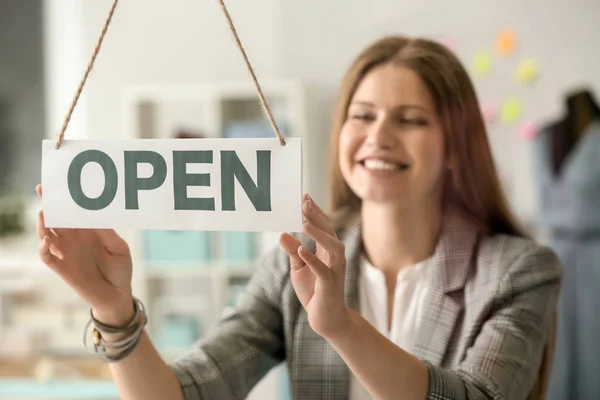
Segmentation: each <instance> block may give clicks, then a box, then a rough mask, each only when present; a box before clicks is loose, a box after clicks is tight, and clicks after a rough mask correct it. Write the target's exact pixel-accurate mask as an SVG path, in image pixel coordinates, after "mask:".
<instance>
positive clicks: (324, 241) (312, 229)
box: [304, 220, 344, 266]
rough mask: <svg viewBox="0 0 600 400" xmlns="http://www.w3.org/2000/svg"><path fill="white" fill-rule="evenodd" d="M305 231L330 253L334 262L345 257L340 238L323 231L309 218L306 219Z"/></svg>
mask: <svg viewBox="0 0 600 400" xmlns="http://www.w3.org/2000/svg"><path fill="white" fill-rule="evenodd" d="M304 233H305V234H306V235H307V236H308V237H310V238H311V239H313V240H314V241H315V242H317V244H319V245H321V246H322V247H323V248H324V249H325V250H326V251H327V252H328V253H329V256H330V261H331V263H332V264H334V263H335V262H337V261H340V260H341V259H343V258H344V244H343V243H342V242H341V241H340V240H339V239H338V238H336V237H333V236H331V235H330V234H329V233H327V232H325V231H323V230H322V229H321V228H319V227H318V226H317V225H316V224H313V223H312V222H311V221H308V220H307V221H305V222H304ZM330 266H333V265H330Z"/></svg>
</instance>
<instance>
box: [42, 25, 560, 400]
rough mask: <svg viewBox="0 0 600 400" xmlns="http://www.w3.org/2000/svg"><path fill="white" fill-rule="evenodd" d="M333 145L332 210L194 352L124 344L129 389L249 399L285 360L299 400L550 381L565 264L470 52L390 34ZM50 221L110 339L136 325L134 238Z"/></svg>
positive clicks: (346, 108)
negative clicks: (519, 173) (524, 200)
mask: <svg viewBox="0 0 600 400" xmlns="http://www.w3.org/2000/svg"><path fill="white" fill-rule="evenodd" d="M331 148H332V161H333V163H332V164H333V165H332V177H331V178H332V193H331V194H332V198H333V213H332V215H331V216H328V215H327V214H326V213H325V212H323V210H322V209H321V208H320V207H319V206H318V205H317V204H315V202H314V201H313V200H312V199H311V198H310V197H308V196H306V197H305V199H304V202H303V205H302V211H303V213H304V216H305V221H306V222H305V224H304V232H303V235H300V236H292V235H289V234H283V235H282V236H281V239H280V242H281V243H280V244H281V246H278V248H276V249H275V250H273V251H272V252H271V253H270V254H268V255H267V256H266V257H265V259H264V264H263V265H262V267H261V268H260V269H259V270H258V271H257V273H256V275H255V276H254V277H253V279H252V280H251V282H250V284H249V286H248V288H247V291H246V293H245V295H244V296H243V298H242V299H241V301H240V302H239V304H238V305H237V307H236V310H235V313H234V314H233V315H231V316H230V317H228V318H227V319H226V320H224V321H222V322H221V323H220V325H219V326H218V328H217V329H216V330H215V331H214V332H213V334H212V335H211V336H210V338H207V339H206V340H204V341H202V342H201V343H198V344H197V345H196V346H195V347H194V348H192V349H191V350H190V351H189V353H187V354H185V355H183V356H182V357H181V358H180V359H179V360H177V361H176V362H174V363H172V364H166V363H165V362H163V361H162V359H161V358H160V356H159V354H158V353H157V352H156V350H155V348H154V347H153V345H152V343H151V342H150V340H149V338H148V336H146V335H145V334H142V335H141V340H140V342H139V343H134V342H136V341H135V340H134V339H132V343H134V344H132V345H129V344H127V345H117V344H114V345H113V346H114V347H119V346H121V347H120V348H121V349H124V350H123V353H122V354H121V355H120V356H115V358H113V359H110V360H109V361H111V362H110V367H111V371H112V374H113V376H114V379H115V381H116V384H117V386H118V388H119V392H120V394H121V397H122V398H123V399H144V400H146V399H243V398H244V397H245V396H246V394H247V393H248V392H249V391H250V390H251V388H252V387H253V385H255V384H256V383H257V382H258V381H259V380H260V379H261V378H262V376H264V375H265V374H266V372H267V371H268V370H269V368H271V367H272V366H274V365H276V364H277V363H280V362H282V361H286V362H287V364H288V368H289V373H290V378H291V388H292V392H293V397H294V398H295V399H311V400H313V399H348V398H350V399H352V400H358V399H366V398H371V397H372V398H377V399H398V398H402V399H408V400H410V399H424V398H428V399H448V400H450V399H492V398H493V399H511V400H518V399H525V398H527V397H528V396H529V395H530V394H531V393H532V390H533V389H534V384H535V382H536V379H537V376H538V372H539V370H540V366H541V364H542V358H543V352H544V348H545V347H546V345H547V343H548V341H549V340H548V336H549V334H548V333H549V331H550V328H551V324H552V320H553V315H554V310H555V304H556V301H557V296H558V293H559V287H560V279H561V274H560V267H559V264H558V262H557V259H556V257H555V255H554V254H553V253H552V252H551V251H550V250H549V249H547V248H543V247H539V246H537V245H536V244H535V243H534V242H533V241H531V240H530V239H527V238H526V237H525V236H524V234H523V233H522V232H521V230H520V229H519V228H518V227H517V225H516V223H515V222H514V219H513V217H512V216H511V214H510V212H509V209H508V205H507V203H506V200H505V199H504V197H503V195H502V191H501V188H500V184H499V181H498V177H497V173H496V170H495V167H494V163H493V159H492V154H491V151H490V148H489V145H488V142H487V139H486V132H485V128H484V124H483V121H482V118H481V115H480V111H479V108H478V102H477V98H476V95H475V92H474V90H473V87H472V85H471V83H470V81H469V79H468V76H467V74H466V72H465V71H464V69H463V68H462V66H461V65H460V63H459V61H458V60H457V59H456V58H455V57H454V56H453V55H452V54H451V53H450V52H449V51H448V50H446V49H445V48H444V47H443V46H441V45H438V44H436V43H433V42H430V41H427V40H422V39H407V38H403V37H387V38H384V39H382V40H379V41H377V42H375V43H373V44H372V45H371V46H369V47H368V48H367V49H365V50H364V51H363V52H362V53H361V54H360V55H359V56H358V58H357V59H356V60H355V61H354V63H353V65H352V66H351V68H350V70H349V71H348V73H347V75H346V76H345V79H344V81H343V85H342V89H341V95H340V97H339V100H338V105H337V109H336V112H335V119H334V126H333V134H332V147H331ZM38 191H39V192H40V195H41V189H38ZM38 229H39V235H40V238H41V239H42V242H41V247H40V257H41V259H42V260H43V261H44V262H45V263H46V264H47V265H48V266H49V267H50V268H52V269H53V270H55V271H56V272H57V273H58V274H59V275H60V276H61V277H62V278H63V279H65V280H66V281H67V282H68V283H69V284H70V285H71V286H72V287H73V288H74V289H75V290H76V291H77V292H78V293H79V294H80V295H81V297H82V298H83V299H84V300H85V301H87V302H88V303H89V304H90V305H91V307H92V311H93V316H94V317H95V320H96V324H97V326H99V328H98V329H100V330H101V331H104V334H102V332H100V337H97V338H96V339H97V340H98V341H100V339H102V338H103V339H104V340H106V341H107V342H109V343H111V342H114V341H115V340H117V339H127V338H128V337H135V333H131V332H133V331H135V330H136V328H139V327H140V326H143V323H144V321H145V320H144V316H143V312H142V311H141V309H140V307H141V305H140V304H139V303H137V302H135V301H132V300H133V299H134V298H133V297H132V290H131V269H132V266H131V258H130V254H129V250H128V247H127V244H126V243H125V242H124V241H123V240H122V239H121V238H119V237H118V236H117V235H116V233H114V232H113V231H110V230H108V231H104V230H103V231H80V230H71V231H69V230H60V231H58V232H56V233H54V232H51V231H49V230H48V229H46V228H45V227H44V222H43V215H41V214H40V220H39V225H38ZM136 305H137V307H136ZM136 310H137V311H136ZM134 315H135V317H134ZM106 324H107V325H110V326H112V330H111V329H110V327H109V326H105V325H106ZM126 326H129V327H130V328H131V330H130V331H128V333H126V332H125V327H126ZM138 331H141V329H138ZM108 346H109V348H110V346H111V345H110V344H109V345H108Z"/></svg>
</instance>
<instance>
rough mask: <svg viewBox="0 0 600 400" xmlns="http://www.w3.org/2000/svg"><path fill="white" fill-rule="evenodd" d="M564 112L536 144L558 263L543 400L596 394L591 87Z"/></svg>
mask: <svg viewBox="0 0 600 400" xmlns="http://www.w3.org/2000/svg"><path fill="white" fill-rule="evenodd" d="M565 105H566V115H565V116H564V117H563V118H562V119H560V120H558V121H556V122H553V123H551V124H548V125H547V127H545V128H542V129H541V130H540V134H539V135H538V137H537V138H536V140H535V141H534V143H533V145H534V149H535V159H534V161H535V163H536V169H535V172H536V174H537V182H536V184H537V186H538V191H539V199H540V203H539V211H538V225H539V226H541V227H542V228H543V230H544V231H545V233H546V234H547V236H548V240H549V242H550V243H549V244H550V246H551V247H552V248H553V249H554V250H555V251H556V253H557V254H558V256H559V258H560V259H561V264H562V265H563V280H562V291H561V298H560V301H559V304H558V311H559V312H558V316H559V318H558V334H557V340H556V351H555V355H554V362H553V371H552V375H551V379H550V383H549V389H548V399H549V400H564V399H596V398H598V395H599V393H600V380H599V379H598V377H597V371H600V349H599V348H598V345H597V341H598V337H600V319H599V318H598V315H599V314H598V311H597V310H598V307H600V292H599V291H598V287H599V286H600V207H598V204H599V199H600V158H599V157H598V155H599V154H600V107H598V103H597V102H596V100H595V99H594V96H593V94H592V92H591V91H590V90H589V89H578V90H574V91H571V92H568V93H567V94H566V96H565Z"/></svg>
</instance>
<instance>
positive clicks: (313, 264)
mask: <svg viewBox="0 0 600 400" xmlns="http://www.w3.org/2000/svg"><path fill="white" fill-rule="evenodd" d="M298 255H299V256H300V258H302V260H303V261H304V263H305V264H306V265H308V267H309V268H310V270H311V271H312V272H313V273H314V274H315V275H316V276H317V278H319V279H323V280H326V281H329V280H331V270H330V269H329V267H327V265H325V264H323V262H322V261H321V260H320V259H319V257H317V256H316V255H314V254H313V253H312V252H311V251H309V250H308V249H307V248H306V247H304V246H300V247H299V248H298Z"/></svg>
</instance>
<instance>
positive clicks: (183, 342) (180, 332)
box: [160, 315, 202, 349]
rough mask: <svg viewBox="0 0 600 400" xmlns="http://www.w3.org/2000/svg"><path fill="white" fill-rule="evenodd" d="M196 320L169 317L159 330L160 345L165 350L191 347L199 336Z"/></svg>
mask: <svg viewBox="0 0 600 400" xmlns="http://www.w3.org/2000/svg"><path fill="white" fill-rule="evenodd" d="M201 333H202V332H201V327H200V326H199V325H198V321H197V319H196V318H194V317H191V316H186V315H169V316H167V317H166V319H165V322H164V323H163V324H162V326H161V328H160V344H161V346H162V347H163V348H165V349H172V348H176V349H183V348H188V347H190V346H192V345H193V344H194V343H195V342H196V340H198V338H199V337H200V335H201Z"/></svg>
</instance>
